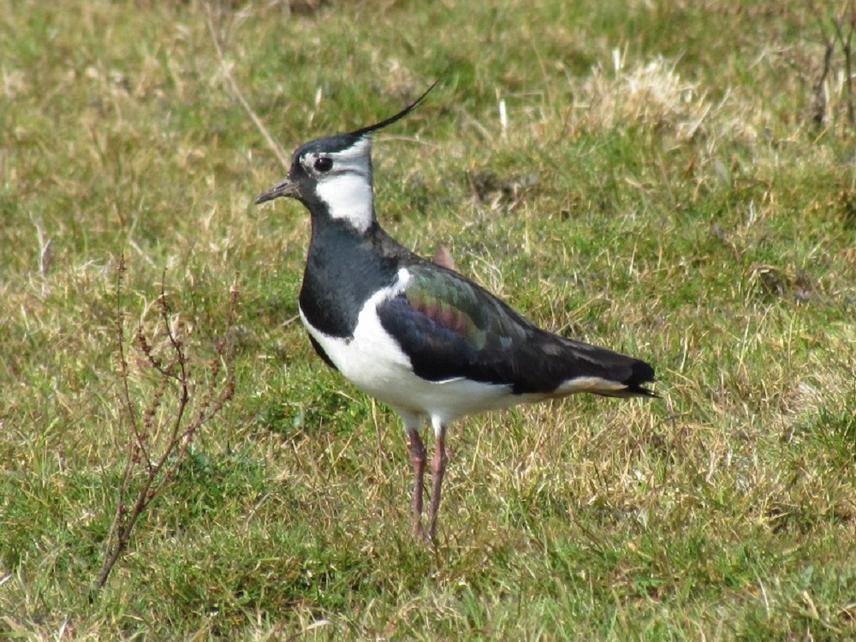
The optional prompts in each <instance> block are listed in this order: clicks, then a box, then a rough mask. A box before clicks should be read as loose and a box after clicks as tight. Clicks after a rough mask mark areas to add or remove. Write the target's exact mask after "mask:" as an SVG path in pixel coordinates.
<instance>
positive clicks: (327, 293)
mask: <svg viewBox="0 0 856 642" xmlns="http://www.w3.org/2000/svg"><path fill="white" fill-rule="evenodd" d="M379 248H386V249H387V250H389V249H390V248H400V246H398V245H397V244H396V243H395V242H394V241H392V240H391V239H390V238H389V236H388V235H387V234H386V233H385V232H384V231H383V230H382V229H381V228H380V226H379V225H378V224H377V222H376V221H373V222H372V225H371V227H369V229H367V230H366V231H364V232H359V231H357V230H356V229H354V228H353V227H352V226H351V225H350V224H349V223H347V222H345V221H342V220H339V219H332V218H330V217H320V216H315V215H314V214H313V216H312V239H311V241H310V243H309V253H308V256H307V257H306V268H305V270H304V272H303V286H302V288H301V290H300V309H301V310H302V312H303V314H304V316H305V318H306V319H307V321H308V322H309V323H310V324H311V325H312V326H313V327H315V328H317V329H318V330H320V331H322V332H324V333H325V334H328V335H330V336H338V337H348V336H352V333H353V330H354V327H356V322H357V315H358V314H359V311H360V309H361V308H362V305H363V304H364V303H365V301H366V300H367V299H368V298H369V297H370V296H371V295H372V294H373V293H374V292H376V291H377V290H378V289H380V288H383V287H387V286H389V285H390V284H391V283H392V282H394V280H395V278H396V274H397V272H398V269H399V264H400V259H401V256H402V254H401V251H399V250H396V249H393V251H379ZM402 251H403V250H402ZM404 252H406V251H404Z"/></svg>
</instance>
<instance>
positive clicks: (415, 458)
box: [407, 428, 425, 539]
mask: <svg viewBox="0 0 856 642" xmlns="http://www.w3.org/2000/svg"><path fill="white" fill-rule="evenodd" d="M407 440H408V445H409V446H410V460H411V461H412V462H413V476H414V478H415V479H414V483H413V534H414V535H416V536H417V537H419V538H421V539H425V530H424V529H423V528H422V493H423V489H424V487H425V486H424V482H423V479H424V477H425V446H423V445H422V439H420V438H419V429H418V428H408V429H407Z"/></svg>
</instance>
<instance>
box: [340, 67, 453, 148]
mask: <svg viewBox="0 0 856 642" xmlns="http://www.w3.org/2000/svg"><path fill="white" fill-rule="evenodd" d="M439 82H440V81H439V80H435V81H434V82H433V83H432V84H431V86H430V87H428V89H426V90H425V93H424V94H422V95H421V96H419V98H417V99H416V100H414V101H413V102H412V103H410V104H409V105H407V107H405V108H404V109H402V110H401V111H400V112H398V113H397V114H395V115H394V116H390V117H389V118H386V119H384V120H382V121H380V122H379V123H375V124H374V125H369V126H367V127H361V128H360V129H357V130H355V131H352V132H349V133H348V134H347V135H348V136H354V137H355V138H358V137H360V136H365V135H367V134H371V133H372V132H374V131H377V130H378V129H383V128H384V127H386V126H388V125H392V123H394V122H395V121H397V120H401V119H402V118H404V117H405V116H407V114H409V113H410V112H411V111H413V109H415V108H416V106H417V105H418V104H419V103H421V102H422V101H423V100H424V99H425V96H427V95H428V94H429V93H431V90H432V89H434V87H436V86H437V83H439Z"/></svg>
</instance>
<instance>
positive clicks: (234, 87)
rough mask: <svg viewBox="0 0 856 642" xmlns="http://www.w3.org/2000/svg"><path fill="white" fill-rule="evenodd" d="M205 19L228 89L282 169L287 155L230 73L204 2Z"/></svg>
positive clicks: (287, 165)
mask: <svg viewBox="0 0 856 642" xmlns="http://www.w3.org/2000/svg"><path fill="white" fill-rule="evenodd" d="M205 21H206V22H207V23H208V31H209V33H210V34H211V40H212V42H213V43H214V49H215V50H216V51H217V59H218V60H219V61H220V67H221V68H222V70H223V77H224V78H225V79H226V84H227V85H228V86H229V90H230V91H231V92H232V95H233V96H234V97H235V98H236V99H237V101H238V102H239V103H241V106H242V107H243V108H244V111H246V112H247V114H248V115H249V117H250V119H251V120H252V121H253V124H255V126H256V128H257V129H258V130H259V132H260V133H261V135H262V136H263V137H264V139H265V142H267V144H268V147H269V148H270V150H271V152H273V155H274V156H276V158H277V160H278V161H279V164H280V165H282V167H283V169H288V168H289V162H288V156H286V154H285V153H284V152H283V151H282V148H281V147H280V146H279V145H278V144H277V142H276V141H275V140H274V139H273V136H271V135H270V132H269V131H268V129H267V127H265V125H264V123H263V122H262V120H261V118H259V116H258V114H256V112H255V111H254V110H253V108H252V107H251V106H250V103H249V102H248V101H247V99H246V98H245V97H244V94H243V92H242V91H241V88H240V87H239V86H238V83H237V81H235V77H234V76H233V75H232V70H231V69H230V68H229V65H228V63H227V62H226V58H225V56H224V55H223V47H222V45H221V44H220V38H219V37H218V36H217V30H216V28H215V27H214V17H213V16H212V13H211V6H210V5H209V4H207V3H206V4H205Z"/></svg>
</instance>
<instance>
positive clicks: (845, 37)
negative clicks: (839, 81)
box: [832, 2, 856, 126]
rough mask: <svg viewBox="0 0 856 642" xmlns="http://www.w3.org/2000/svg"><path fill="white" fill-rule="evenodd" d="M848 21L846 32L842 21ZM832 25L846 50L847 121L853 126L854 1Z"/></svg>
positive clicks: (855, 22) (855, 25)
mask: <svg viewBox="0 0 856 642" xmlns="http://www.w3.org/2000/svg"><path fill="white" fill-rule="evenodd" d="M845 21H846V22H847V31H846V33H845V31H844V29H843V27H842V23H843V22H845ZM832 25H833V26H834V27H835V35H836V37H837V38H838V42H839V43H840V44H841V49H842V51H843V52H844V82H845V86H846V87H847V122H848V123H850V125H851V126H853V125H856V113H854V105H853V55H852V54H853V50H852V46H851V45H852V42H853V31H854V30H856V7H854V6H853V2H850V3H849V7H848V10H847V11H846V12H845V14H844V15H843V16H841V17H838V16H836V17H834V18H833V19H832Z"/></svg>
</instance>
